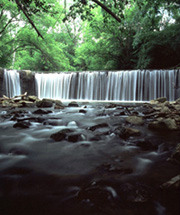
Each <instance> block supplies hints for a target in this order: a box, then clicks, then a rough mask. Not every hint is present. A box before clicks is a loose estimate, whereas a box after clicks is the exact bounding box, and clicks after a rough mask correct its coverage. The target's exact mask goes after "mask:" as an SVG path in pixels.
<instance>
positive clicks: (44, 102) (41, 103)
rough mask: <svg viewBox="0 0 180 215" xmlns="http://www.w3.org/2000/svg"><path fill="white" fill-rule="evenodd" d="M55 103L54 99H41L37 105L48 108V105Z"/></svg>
mask: <svg viewBox="0 0 180 215" xmlns="http://www.w3.org/2000/svg"><path fill="white" fill-rule="evenodd" d="M53 103H54V100H52V99H43V100H41V101H37V102H36V106H37V107H41V108H48V107H52V106H53Z"/></svg>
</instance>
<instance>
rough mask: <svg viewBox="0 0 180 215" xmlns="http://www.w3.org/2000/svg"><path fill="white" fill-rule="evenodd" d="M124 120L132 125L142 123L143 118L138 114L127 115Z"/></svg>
mask: <svg viewBox="0 0 180 215" xmlns="http://www.w3.org/2000/svg"><path fill="white" fill-rule="evenodd" d="M126 122H128V123H131V124H134V125H142V124H144V120H143V119H142V117H139V116H128V117H127V118H126Z"/></svg>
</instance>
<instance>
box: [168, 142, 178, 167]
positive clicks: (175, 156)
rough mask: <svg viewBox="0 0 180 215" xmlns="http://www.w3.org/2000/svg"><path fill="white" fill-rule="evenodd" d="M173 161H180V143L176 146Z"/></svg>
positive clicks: (172, 156)
mask: <svg viewBox="0 0 180 215" xmlns="http://www.w3.org/2000/svg"><path fill="white" fill-rule="evenodd" d="M170 159H171V160H172V161H176V162H178V163H180V143H179V144H178V145H177V146H176V148H175V150H174V152H173V153H172V155H171V158H170Z"/></svg>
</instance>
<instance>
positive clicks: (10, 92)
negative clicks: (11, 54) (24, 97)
mask: <svg viewBox="0 0 180 215" xmlns="http://www.w3.org/2000/svg"><path fill="white" fill-rule="evenodd" d="M4 81H5V87H6V96H8V97H10V98H12V97H14V96H17V95H20V94H21V85H20V75H19V72H17V71H16V70H4Z"/></svg>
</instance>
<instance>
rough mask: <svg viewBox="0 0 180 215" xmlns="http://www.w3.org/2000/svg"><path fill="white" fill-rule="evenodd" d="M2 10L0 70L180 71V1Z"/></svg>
mask: <svg viewBox="0 0 180 215" xmlns="http://www.w3.org/2000/svg"><path fill="white" fill-rule="evenodd" d="M17 2H18V3H17ZM20 5H23V8H24V10H25V11H26V13H27V14H28V16H29V17H30V19H31V21H32V22H33V24H34V26H35V27H36V28H37V29H38V31H39V32H40V34H41V35H43V38H44V39H41V38H40V37H38V34H37V31H35V28H34V27H33V25H32V23H30V22H29V20H28V19H27V16H26V15H25V14H24V13H23V11H22V9H21V7H20ZM0 6H1V9H0V67H6V68H14V69H32V70H44V71H47V70H51V71H58V70H61V71H62V70H63V71H74V70H118V69H158V68H164V69H165V68H175V67H177V66H178V65H180V33H179V29H180V2H179V0H173V1H172V0H156V1H148V0H125V1H119V0H108V1H107V0H80V1H79V0H73V1H71V2H69V1H68V0H66V1H58V0H40V1H37V0H35V1H32V0H28V1H25V0H18V1H15V0H1V3H0Z"/></svg>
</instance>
